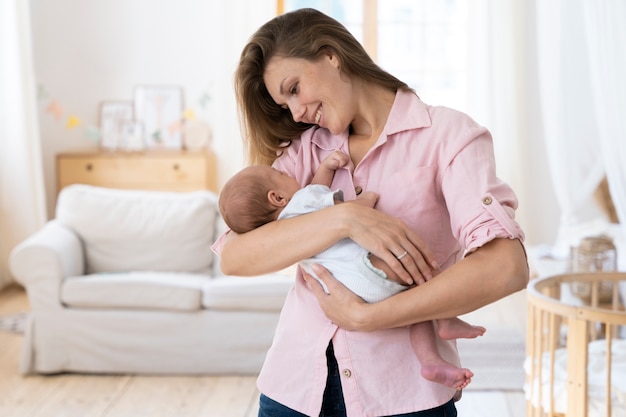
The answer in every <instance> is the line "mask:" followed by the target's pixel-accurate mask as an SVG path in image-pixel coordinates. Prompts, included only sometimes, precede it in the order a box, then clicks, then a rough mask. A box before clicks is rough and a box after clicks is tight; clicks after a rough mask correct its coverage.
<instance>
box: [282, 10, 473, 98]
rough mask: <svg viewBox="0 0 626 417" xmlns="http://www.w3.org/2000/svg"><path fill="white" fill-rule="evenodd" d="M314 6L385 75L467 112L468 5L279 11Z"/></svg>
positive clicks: (425, 96)
mask: <svg viewBox="0 0 626 417" xmlns="http://www.w3.org/2000/svg"><path fill="white" fill-rule="evenodd" d="M303 7H313V8H315V9H317V10H320V11H322V12H324V13H326V14H328V15H330V16H332V17H334V18H335V19H337V20H339V21H340V22H341V23H343V24H344V25H345V26H346V27H347V28H348V30H350V32H351V33H352V34H353V35H354V36H355V37H356V38H357V39H358V40H359V41H360V42H361V43H362V44H363V46H364V47H365V49H367V51H368V52H369V53H370V55H371V56H372V58H373V59H374V60H375V61H376V62H377V63H378V64H379V65H380V66H381V67H383V68H384V69H385V70H387V71H389V72H390V73H391V74H393V75H395V76H396V77H398V78H400V79H401V80H403V81H405V82H406V83H407V84H409V85H410V86H411V87H413V88H414V89H415V91H416V92H417V93H418V94H419V96H420V97H422V99H423V100H424V101H425V102H427V103H428V104H442V105H446V106H449V107H454V108H458V109H464V108H466V107H467V106H466V99H467V75H466V74H467V41H466V40H467V35H466V34H467V30H468V27H467V26H468V10H467V2H466V1H464V0H385V1H381V0H280V1H279V2H278V12H279V13H282V12H287V11H291V10H296V9H299V8H303Z"/></svg>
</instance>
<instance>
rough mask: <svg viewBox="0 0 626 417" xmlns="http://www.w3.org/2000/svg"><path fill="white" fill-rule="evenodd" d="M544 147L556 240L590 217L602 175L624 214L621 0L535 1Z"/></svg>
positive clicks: (624, 69) (625, 148)
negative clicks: (557, 218)
mask: <svg viewBox="0 0 626 417" xmlns="http://www.w3.org/2000/svg"><path fill="white" fill-rule="evenodd" d="M536 11H537V14H536V17H537V41H538V42H537V45H538V54H539V56H538V62H539V66H538V70H539V81H540V92H541V106H542V113H543V122H544V133H545V140H546V147H547V150H548V157H549V164H550V168H551V174H552V181H553V183H554V189H555V192H556V197H557V200H558V203H559V206H560V208H561V213H562V215H561V224H560V230H559V237H558V238H557V243H559V240H564V239H566V238H567V236H568V235H570V232H571V230H573V229H576V227H577V226H579V225H580V224H582V223H584V222H586V221H590V220H592V219H593V218H594V216H596V217H597V216H598V215H599V213H598V211H597V210H596V211H595V213H594V207H596V206H595V204H594V202H593V198H592V194H593V191H594V190H595V188H596V187H597V185H598V184H599V182H600V181H601V179H602V177H603V176H604V175H605V173H606V174H607V176H608V177H610V180H609V182H610V188H611V192H612V193H613V197H614V199H615V204H616V205H617V206H618V207H619V211H620V219H621V220H622V223H623V222H624V220H626V212H625V207H624V206H625V205H626V198H625V194H624V193H625V190H626V171H625V170H626V168H624V165H623V164H624V161H626V153H625V151H626V144H625V142H626V135H625V132H626V130H625V127H624V126H625V125H624V117H625V115H626V106H625V103H626V101H625V100H626V97H625V96H626V89H625V88H624V85H625V84H624V83H625V81H624V76H625V75H624V74H626V65H625V64H624V63H625V58H624V45H626V36H625V33H626V32H625V30H626V29H625V28H624V24H625V23H626V14H625V11H626V8H625V5H624V3H623V2H622V1H621V0H613V1H611V0H607V1H604V0H603V1H594V0H551V1H537V2H536Z"/></svg>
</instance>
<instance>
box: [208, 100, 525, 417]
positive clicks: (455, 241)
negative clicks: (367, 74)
mask: <svg viewBox="0 0 626 417" xmlns="http://www.w3.org/2000/svg"><path fill="white" fill-rule="evenodd" d="M334 150H341V151H343V152H345V153H347V154H349V153H350V151H349V147H348V133H347V132H345V133H344V134H342V135H332V134H330V133H329V132H328V131H327V130H326V129H323V128H319V127H313V128H311V129H309V130H307V131H306V132H304V133H303V134H302V136H301V138H300V139H298V140H295V141H293V143H292V144H291V145H290V146H289V147H288V148H287V149H286V150H285V152H284V154H283V155H282V156H281V157H280V158H279V159H277V160H276V162H275V163H274V167H275V168H277V169H279V170H282V171H286V172H288V173H289V174H290V175H292V176H294V177H295V178H296V179H297V180H298V181H299V182H300V183H301V184H302V185H303V186H304V185H306V184H309V183H310V181H311V179H312V177H313V174H314V172H315V171H316V169H317V168H318V166H319V165H320V161H322V160H323V159H324V158H326V157H327V156H328V155H329V154H330V153H331V152H333V151H334ZM331 188H332V189H342V190H343V192H344V197H345V200H346V201H348V200H351V199H354V198H356V195H357V190H367V191H374V192H376V193H378V194H379V195H380V198H379V200H378V204H377V206H376V209H378V210H381V211H383V212H385V213H388V214H390V215H393V216H395V217H398V218H400V219H402V220H403V221H404V222H405V223H406V224H407V225H408V226H409V227H410V228H411V229H413V230H414V231H415V233H417V235H418V236H420V237H421V238H422V239H423V240H424V241H425V242H426V243H427V244H428V245H429V246H430V248H431V249H432V250H433V252H434V254H435V256H436V258H437V261H438V262H439V263H440V265H442V267H443V268H444V269H445V268H447V267H449V266H450V265H452V264H454V263H455V262H457V261H458V260H459V259H461V258H462V257H463V256H464V255H465V254H466V253H468V252H470V251H473V250H475V249H476V248H478V247H480V246H482V245H484V244H485V243H487V242H489V241H491V240H492V239H494V238H500V237H501V238H510V239H514V238H519V239H520V240H523V238H524V235H523V232H522V231H521V229H520V227H519V226H518V224H517V223H516V222H515V220H514V215H515V209H516V208H517V199H516V197H515V194H514V193H513V191H512V190H511V189H510V187H509V186H507V185H506V184H505V183H504V182H502V181H501V180H499V179H498V178H497V177H496V176H495V161H494V155H493V144H492V139H491V135H490V133H489V132H488V131H487V130H486V129H485V128H483V127H481V126H479V125H477V124H476V123H475V122H474V121H473V120H472V119H471V118H469V117H468V116H467V115H465V114H463V113H461V112H458V111H455V110H451V109H449V108H445V107H433V106H428V105H426V104H424V103H423V102H422V101H421V100H420V99H419V98H418V97H417V96H416V95H415V94H413V93H411V92H405V91H400V92H398V93H397V95H396V99H395V102H394V104H393V107H392V109H391V112H390V114H389V118H388V120H387V124H386V126H385V128H384V130H383V132H382V134H381V136H380V138H379V139H378V141H377V142H376V144H375V145H374V146H373V147H372V148H371V149H370V150H369V152H368V153H367V154H366V155H365V157H364V158H363V159H362V160H361V162H359V164H358V165H357V166H356V167H355V166H354V165H353V164H352V163H349V165H348V166H346V167H344V168H341V169H339V170H338V171H337V172H336V174H335V176H334V179H333V183H332V186H331ZM220 240H221V239H220ZM219 243H220V242H219V241H218V243H216V251H217V252H219V249H220V244H219ZM435 279H436V278H435ZM459 290H462V289H459ZM331 339H332V341H333V346H334V351H335V356H336V357H337V362H338V365H339V370H340V374H341V384H342V389H343V395H344V399H345V404H346V411H347V415H348V416H349V417H370V416H371V417H375V416H387V415H395V414H404V413H409V412H414V411H419V410H426V409H430V408H434V407H437V406H439V405H441V404H443V403H445V402H447V401H448V400H450V398H452V396H453V395H454V392H455V391H454V390H453V389H451V388H448V387H445V386H444V385H441V384H437V383H433V382H430V381H427V380H425V379H424V378H422V377H421V375H420V363H419V361H418V360H417V357H416V354H415V352H414V350H413V348H412V346H411V343H410V340H409V327H401V328H395V329H386V330H379V331H375V332H368V333H362V332H354V331H346V330H343V329H341V328H338V327H337V326H335V325H334V324H333V323H331V322H330V320H328V319H327V318H326V316H325V315H324V312H323V311H322V310H321V308H320V307H319V305H318V303H317V300H316V298H315V296H314V295H313V293H312V292H311V291H310V290H309V289H308V287H307V286H306V284H305V283H304V280H303V279H302V275H301V272H300V270H299V269H298V272H297V277H296V282H295V285H294V286H293V288H292V289H291V291H290V292H289V294H288V296H287V299H286V301H285V305H284V307H283V310H282V313H281V316H280V321H279V324H278V327H277V329H276V334H275V337H274V341H273V344H272V347H271V348H270V350H269V351H268V354H267V357H266V360H265V363H264V365H263V369H262V370H261V373H260V375H259V378H258V388H259V390H260V391H261V392H262V393H263V394H265V395H267V396H268V397H270V398H272V399H273V400H275V401H278V402H279V403H281V404H283V405H285V406H287V407H290V408H292V409H294V410H296V411H299V412H301V413H303V414H306V415H309V416H317V415H319V412H320V409H321V405H322V396H323V393H324V388H325V383H326V374H327V365H326V356H325V352H326V347H327V346H328V342H329V340H331ZM438 345H439V350H440V353H441V355H442V356H443V357H444V358H445V359H446V360H448V361H449V362H451V363H454V364H457V365H459V358H458V353H457V350H456V343H455V342H454V341H445V340H438Z"/></svg>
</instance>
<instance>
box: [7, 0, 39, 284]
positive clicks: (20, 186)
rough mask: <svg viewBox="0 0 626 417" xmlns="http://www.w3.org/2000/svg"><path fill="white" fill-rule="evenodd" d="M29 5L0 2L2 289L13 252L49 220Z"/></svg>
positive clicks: (18, 0) (10, 0)
mask: <svg viewBox="0 0 626 417" xmlns="http://www.w3.org/2000/svg"><path fill="white" fill-rule="evenodd" d="M28 5H29V2H28V1H23V0H2V1H0V287H2V286H3V285H5V284H6V283H7V282H9V281H10V278H9V271H8V267H7V260H8V255H9V252H10V251H11V249H12V248H13V247H14V246H15V245H16V244H17V243H19V242H20V241H21V240H22V239H24V238H26V237H27V236H28V235H30V234H31V233H33V232H34V231H35V230H37V229H38V228H40V227H41V226H42V225H43V223H44V222H45V220H46V207H45V205H46V203H45V201H46V200H45V190H44V182H43V167H42V163H41V150H40V141H39V127H38V123H37V96H36V95H37V91H36V86H35V77H34V74H33V62H32V48H31V30H30V16H29V6H28Z"/></svg>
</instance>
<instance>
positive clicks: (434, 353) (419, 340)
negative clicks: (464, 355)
mask: <svg viewBox="0 0 626 417" xmlns="http://www.w3.org/2000/svg"><path fill="white" fill-rule="evenodd" d="M410 332H411V344H412V345H413V349H414V350H415V353H416V354H417V357H418V359H419V360H420V363H421V364H422V370H421V374H422V376H423V377H424V378H426V379H428V380H429V381H433V382H438V383H440V384H443V385H445V386H448V387H451V388H456V389H462V388H465V387H466V386H467V385H468V384H469V383H470V382H471V381H472V377H473V376H474V374H473V373H472V371H470V370H469V369H465V368H459V367H457V366H454V365H452V364H451V363H449V362H446V361H445V360H444V359H443V358H442V357H441V356H440V355H439V349H438V348H437V342H436V340H435V329H434V325H433V322H432V321H426V322H422V323H417V324H414V325H412V326H411V329H410Z"/></svg>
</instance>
